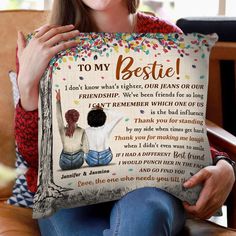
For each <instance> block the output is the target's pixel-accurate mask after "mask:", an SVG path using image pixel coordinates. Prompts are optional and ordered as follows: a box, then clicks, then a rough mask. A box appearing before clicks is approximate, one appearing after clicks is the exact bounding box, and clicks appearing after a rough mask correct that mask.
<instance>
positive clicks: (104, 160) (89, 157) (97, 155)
mask: <svg viewBox="0 0 236 236" xmlns="http://www.w3.org/2000/svg"><path fill="white" fill-rule="evenodd" d="M111 160H112V152H111V149H110V148H108V149H106V150H104V151H101V152H97V151H93V150H89V152H88V153H87V154H86V155H85V161H86V163H87V164H88V165H89V166H104V165H108V164H109V163H110V162H111Z"/></svg>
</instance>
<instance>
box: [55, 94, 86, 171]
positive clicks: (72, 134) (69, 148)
mask: <svg viewBox="0 0 236 236" xmlns="http://www.w3.org/2000/svg"><path fill="white" fill-rule="evenodd" d="M56 101H57V103H56V116H57V123H58V128H59V132H60V136H61V142H62V145H63V149H62V152H61V155H60V161H59V165H60V167H61V169H62V170H73V169H78V168H80V167H81V166H82V165H83V163H84V155H85V152H87V151H88V150H87V138H86V134H85V130H84V129H82V128H81V127H79V126H77V125H76V122H77V121H78V120H79V112H78V111H77V110H75V109H70V110H68V111H67V112H66V113H65V119H66V122H67V126H66V127H65V126H64V123H63V119H62V110H61V94H60V90H58V91H56Z"/></svg>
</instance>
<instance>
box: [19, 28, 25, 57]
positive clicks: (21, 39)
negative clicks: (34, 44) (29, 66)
mask: <svg viewBox="0 0 236 236" xmlns="http://www.w3.org/2000/svg"><path fill="white" fill-rule="evenodd" d="M17 47H18V52H17V54H18V58H19V57H20V56H21V54H22V52H23V50H24V49H25V47H26V39H25V36H24V34H23V33H22V32H21V31H18V33H17Z"/></svg>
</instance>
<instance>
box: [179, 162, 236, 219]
mask: <svg viewBox="0 0 236 236" xmlns="http://www.w3.org/2000/svg"><path fill="white" fill-rule="evenodd" d="M234 181H235V176H234V171H233V168H232V166H231V165H230V164H229V163H228V162H226V161H224V160H220V161H218V162H217V165H216V166H208V167H205V168H203V169H202V170H200V171H199V172H198V173H197V174H195V175H194V176H192V177H191V178H190V179H189V180H188V181H186V182H185V183H184V187H185V188H192V187H194V186H196V185H199V184H202V185H203V188H202V190H201V193H200V196H199V198H198V200H197V202H196V205H192V206H191V205H189V204H188V203H186V202H184V203H183V205H184V208H185V210H186V211H187V212H188V213H189V214H190V215H193V216H194V217H197V218H201V219H208V218H210V217H211V216H212V215H213V214H214V213H215V212H216V211H217V210H218V209H219V208H220V207H221V206H222V205H223V203H224V202H225V200H226V199H227V197H228V195H229V193H230V191H231V190H232V187H233V184H234Z"/></svg>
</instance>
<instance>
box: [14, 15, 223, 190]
mask: <svg viewBox="0 0 236 236" xmlns="http://www.w3.org/2000/svg"><path fill="white" fill-rule="evenodd" d="M136 32H138V33H148V32H149V33H175V32H177V33H181V32H182V31H181V30H180V29H179V28H178V27H177V26H175V25H174V24H172V23H170V22H167V21H165V20H163V19H160V18H158V17H154V16H149V15H145V14H143V13H138V14H137V25H136ZM16 64H17V72H18V71H19V63H18V58H17V62H16ZM15 138H16V142H17V146H18V150H19V152H20V153H21V155H22V156H23V158H24V159H25V160H26V162H27V164H28V166H29V169H28V171H27V172H26V180H27V184H28V188H29V190H30V191H31V192H36V190H37V175H38V110H34V111H25V110H24V109H23V108H22V107H21V105H20V102H19V104H18V105H17V107H16V111H15ZM211 154H212V158H214V157H215V156H216V155H227V154H225V153H221V152H218V151H217V150H215V149H214V148H212V147H211Z"/></svg>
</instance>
